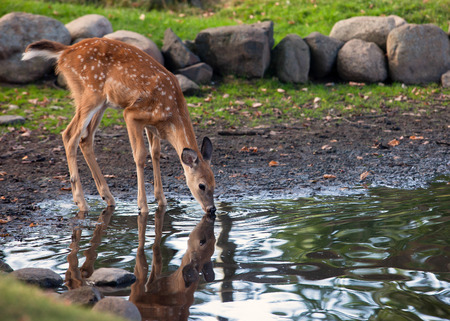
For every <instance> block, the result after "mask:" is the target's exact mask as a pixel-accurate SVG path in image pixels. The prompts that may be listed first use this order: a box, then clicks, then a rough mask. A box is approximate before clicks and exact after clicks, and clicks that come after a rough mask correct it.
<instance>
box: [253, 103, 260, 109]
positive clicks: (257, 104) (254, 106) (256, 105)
mask: <svg viewBox="0 0 450 321" xmlns="http://www.w3.org/2000/svg"><path fill="white" fill-rule="evenodd" d="M262 105H263V104H261V103H254V104H253V105H252V107H253V108H258V107H261V106H262Z"/></svg>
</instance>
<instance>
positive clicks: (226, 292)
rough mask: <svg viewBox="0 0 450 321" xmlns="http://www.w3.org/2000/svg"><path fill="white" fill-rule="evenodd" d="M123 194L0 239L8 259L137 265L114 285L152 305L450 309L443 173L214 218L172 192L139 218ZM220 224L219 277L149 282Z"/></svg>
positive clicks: (248, 313)
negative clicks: (108, 208) (413, 183)
mask: <svg viewBox="0 0 450 321" xmlns="http://www.w3.org/2000/svg"><path fill="white" fill-rule="evenodd" d="M118 203H119V204H121V205H119V206H118V207H117V208H116V209H115V212H114V213H111V216H110V217H109V218H108V219H107V220H108V222H106V223H108V224H107V226H105V224H103V225H99V224H98V223H97V220H98V219H99V217H100V218H101V219H100V220H102V217H103V218H104V215H105V213H103V215H101V213H102V208H101V205H100V204H96V202H95V201H93V202H91V206H92V207H93V209H94V210H93V211H92V212H91V213H89V215H88V216H87V217H86V218H84V219H81V220H80V219H70V220H68V221H69V223H70V224H67V225H65V226H63V227H61V226H60V227H56V228H51V229H48V230H45V231H42V230H41V231H39V230H34V234H31V236H30V237H29V238H28V239H26V240H23V241H22V242H16V241H11V242H8V243H6V244H2V248H3V254H2V256H3V259H4V260H5V261H6V263H8V264H9V265H11V267H12V268H14V269H18V268H22V267H47V268H50V269H52V270H54V271H56V272H57V273H59V274H61V276H63V278H64V277H65V274H66V272H67V270H70V269H72V268H74V267H75V268H76V267H77V266H78V267H80V266H86V265H89V264H90V265H92V264H93V267H95V268H96V269H97V268H100V267H119V268H123V269H126V270H128V271H130V272H134V271H135V268H136V271H137V272H136V274H137V276H138V282H137V283H136V284H135V285H134V288H133V287H129V288H127V289H122V290H121V291H117V292H116V293H111V294H110V295H119V296H122V297H124V298H130V299H132V300H138V299H136V298H140V299H139V300H141V301H139V300H138V301H139V302H144V301H145V300H147V301H145V302H147V303H146V304H147V305H145V304H143V305H142V306H143V307H144V308H145V309H147V310H148V309H150V308H149V306H150V305H151V304H150V303H152V302H153V303H154V302H155V300H157V298H164V300H169V301H170V300H172V305H177V304H178V303H179V300H182V301H183V300H184V301H186V302H188V305H190V302H189V298H188V297H189V295H191V296H192V301H193V302H192V306H191V307H190V310H189V312H190V317H189V318H190V319H193V320H395V321H402V320H414V321H415V320H448V319H449V318H450V222H449V221H450V185H448V184H446V183H445V182H444V183H442V182H441V183H435V184H432V185H431V186H430V187H429V188H428V189H418V190H413V191H411V190H408V191H405V190H395V189H389V188H375V189H370V190H368V191H366V192H365V193H364V194H361V195H352V196H345V197H318V198H300V199H297V200H243V201H240V202H232V203H231V202H230V203H227V202H222V203H220V204H218V209H219V210H218V215H217V218H216V220H215V222H212V223H211V222H209V223H205V222H204V221H201V219H202V215H203V214H202V213H201V210H200V208H199V206H198V205H196V204H195V203H194V202H181V203H176V202H172V203H170V204H169V206H168V209H167V211H166V212H165V213H164V215H163V218H164V219H163V220H158V219H156V218H157V217H158V215H155V213H154V212H151V213H150V215H149V216H148V218H146V220H144V218H142V217H140V218H139V219H138V216H137V215H136V214H137V213H136V212H135V205H134V204H126V203H125V204H124V203H123V202H120V201H118ZM48 206H49V209H48V210H49V211H54V212H55V214H56V213H57V215H63V216H64V217H65V218H69V217H74V216H75V214H76V212H75V211H74V209H73V207H71V206H66V204H64V203H56V204H55V203H49V204H48ZM151 208H152V209H153V211H156V207H155V206H154V207H151ZM151 211H152V210H151ZM155 217H156V218H155ZM155 224H156V229H155ZM196 226H197V228H196V230H195V232H192V231H193V229H194V228H195V227H196ZM213 228H214V233H213V237H214V236H215V247H214V242H213V243H212V244H213V246H212V248H211V253H209V255H210V256H211V254H212V256H211V257H210V259H211V260H212V262H213V265H214V274H215V280H214V281H211V280H209V281H210V282H205V281H204V280H203V278H200V282H199V283H198V286H197V283H196V282H194V290H195V288H196V291H195V293H194V292H193V291H192V294H189V293H186V291H184V292H183V291H181V292H183V293H182V294H180V293H172V294H170V295H168V294H167V293H168V292H167V291H166V292H165V294H164V295H159V296H158V295H156V296H155V295H153V297H152V295H151V293H146V292H145V289H144V284H145V283H146V280H147V278H148V276H149V275H150V272H151V271H152V269H153V270H154V272H155V271H158V273H159V272H161V275H170V274H172V275H175V276H176V273H177V272H176V271H180V270H181V269H179V267H180V265H181V266H182V267H184V266H185V265H186V262H187V261H185V260H186V258H185V259H183V256H186V257H188V256H189V257H190V258H191V259H192V257H193V256H192V255H194V254H192V253H195V255H196V256H195V258H194V259H192V260H191V261H195V262H200V261H201V260H203V261H202V263H201V264H200V263H199V264H200V265H201V266H203V264H207V262H208V261H209V258H208V257H206V259H205V258H204V256H205V253H206V252H205V253H203V252H202V251H203V250H202V249H204V248H205V246H203V245H201V243H205V242H208V240H209V239H210V238H211V237H210V236H211V235H210V236H205V235H207V232H205V231H206V230H207V229H210V230H211V231H212V229H213ZM191 232H192V233H191ZM205 233H206V234H205ZM189 237H191V238H190V241H189V247H188V246H187V245H188V239H189ZM155 240H156V246H154V245H155ZM187 249H188V250H187ZM85 250H88V251H87V252H84V251H85ZM186 251H187V252H186ZM86 253H91V254H92V253H94V254H92V255H94V256H90V255H91V254H86ZM69 254H70V255H69ZM68 256H69V262H71V264H69V263H68ZM206 256H207V255H206ZM86 257H87V259H86ZM200 257H201V258H200ZM70 258H71V259H70ZM74 260H75V261H74ZM74 262H75V263H74ZM205 262H206V263H205ZM152 263H153V266H152ZM205 266H206V265H205ZM138 267H139V268H138ZM197 268H198V267H197ZM177 269H178V270H177ZM206 270H207V269H206ZM205 273H206V274H208V272H205ZM149 284H150V282H149ZM175 288H177V287H176V286H175ZM178 288H179V287H178ZM143 289H144V290H143ZM153 289H155V286H153ZM152 291H153V294H155V293H157V292H155V291H156V290H151V291H150V290H149V292H152ZM158 293H160V292H158ZM130 295H131V296H130ZM173 298H175V299H173ZM186 298H188V299H187V300H186ZM152 300H153V301H152ZM161 300H162V299H161ZM174 302H175V303H174ZM186 302H184V304H185V303H186ZM153 303H152V304H153ZM158 304H161V302H159V303H158Z"/></svg>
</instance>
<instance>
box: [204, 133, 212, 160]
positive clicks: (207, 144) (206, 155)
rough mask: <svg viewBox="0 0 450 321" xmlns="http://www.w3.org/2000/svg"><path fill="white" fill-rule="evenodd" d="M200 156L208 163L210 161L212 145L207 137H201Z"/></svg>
mask: <svg viewBox="0 0 450 321" xmlns="http://www.w3.org/2000/svg"><path fill="white" fill-rule="evenodd" d="M201 152H202V156H203V159H204V160H205V161H207V162H208V163H210V162H211V156H212V152H213V147H212V143H211V140H210V139H209V138H208V137H205V138H203V143H202V148H201Z"/></svg>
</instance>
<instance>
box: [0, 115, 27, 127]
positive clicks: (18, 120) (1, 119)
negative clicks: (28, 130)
mask: <svg viewBox="0 0 450 321" xmlns="http://www.w3.org/2000/svg"><path fill="white" fill-rule="evenodd" d="M25 121H26V119H25V118H23V117H22V116H15V115H2V116H0V125H14V124H23V123H25Z"/></svg>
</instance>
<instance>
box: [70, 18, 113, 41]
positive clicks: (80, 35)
mask: <svg viewBox="0 0 450 321" xmlns="http://www.w3.org/2000/svg"><path fill="white" fill-rule="evenodd" d="M66 28H67V29H68V30H69V32H70V36H71V37H72V42H77V41H78V40H80V39H84V38H94V37H99V38H100V37H103V36H104V35H106V34H109V33H112V32H113V28H112V25H111V22H109V20H108V19H107V18H105V17H104V16H102V15H99V14H88V15H85V16H82V17H80V18H78V19H75V20H73V21H71V22H69V23H68V24H66Z"/></svg>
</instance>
